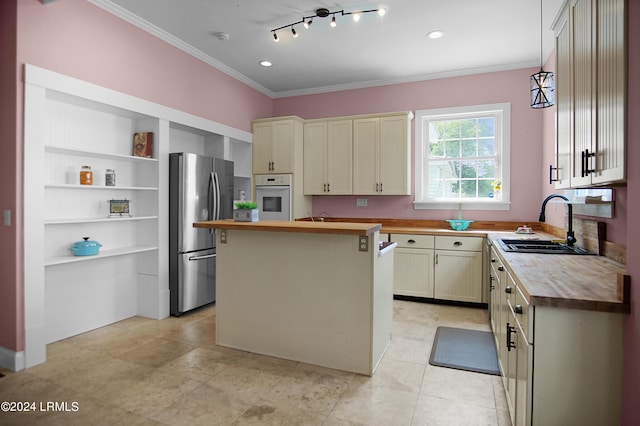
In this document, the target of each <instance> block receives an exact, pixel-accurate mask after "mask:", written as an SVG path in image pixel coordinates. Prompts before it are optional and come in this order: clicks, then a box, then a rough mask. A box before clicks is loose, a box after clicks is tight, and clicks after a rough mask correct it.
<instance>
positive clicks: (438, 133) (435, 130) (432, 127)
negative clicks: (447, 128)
mask: <svg viewBox="0 0 640 426" xmlns="http://www.w3.org/2000/svg"><path fill="white" fill-rule="evenodd" d="M437 139H444V123H443V122H441V121H430V122H429V140H430V141H434V140H437Z"/></svg>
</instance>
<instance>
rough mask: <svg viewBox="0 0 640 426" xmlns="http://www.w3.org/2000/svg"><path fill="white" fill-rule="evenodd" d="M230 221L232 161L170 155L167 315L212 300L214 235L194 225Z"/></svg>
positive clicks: (214, 257) (184, 154)
mask: <svg viewBox="0 0 640 426" xmlns="http://www.w3.org/2000/svg"><path fill="white" fill-rule="evenodd" d="M232 217H233V162H232V161H226V160H222V159H219V158H211V157H205V156H202V155H197V154H192V153H173V154H170V156H169V291H170V300H171V315H175V316H179V315H181V314H182V313H184V312H187V311H189V310H191V309H195V308H197V307H199V306H203V305H206V304H208V303H212V302H214V301H215V298H216V238H215V231H214V230H209V229H202V228H194V227H193V223H194V222H202V221H207V220H217V219H228V218H232Z"/></svg>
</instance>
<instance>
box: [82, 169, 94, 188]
mask: <svg viewBox="0 0 640 426" xmlns="http://www.w3.org/2000/svg"><path fill="white" fill-rule="evenodd" d="M80 185H93V172H92V171H91V166H82V169H80Z"/></svg>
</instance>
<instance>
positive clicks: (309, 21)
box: [304, 19, 313, 29]
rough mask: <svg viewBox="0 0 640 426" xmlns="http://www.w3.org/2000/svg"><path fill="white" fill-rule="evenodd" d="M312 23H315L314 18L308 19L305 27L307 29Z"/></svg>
mask: <svg viewBox="0 0 640 426" xmlns="http://www.w3.org/2000/svg"><path fill="white" fill-rule="evenodd" d="M311 24H313V20H312V19H309V20H308V21H306V22H305V23H304V27H305V28H306V29H309V27H310V26H311Z"/></svg>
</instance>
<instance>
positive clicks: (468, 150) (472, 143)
mask: <svg viewBox="0 0 640 426" xmlns="http://www.w3.org/2000/svg"><path fill="white" fill-rule="evenodd" d="M476 147H477V142H476V140H475V139H471V140H468V139H467V140H463V141H462V156H463V157H476V156H477V155H478V154H477V151H476Z"/></svg>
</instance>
